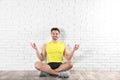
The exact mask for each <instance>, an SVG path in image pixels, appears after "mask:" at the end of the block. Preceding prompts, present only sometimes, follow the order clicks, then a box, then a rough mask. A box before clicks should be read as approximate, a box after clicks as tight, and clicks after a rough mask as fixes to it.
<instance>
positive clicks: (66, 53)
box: [64, 44, 69, 59]
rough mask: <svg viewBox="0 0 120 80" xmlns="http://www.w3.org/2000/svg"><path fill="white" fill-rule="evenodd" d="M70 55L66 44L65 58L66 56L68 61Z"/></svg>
mask: <svg viewBox="0 0 120 80" xmlns="http://www.w3.org/2000/svg"><path fill="white" fill-rule="evenodd" d="M68 55H69V50H68V48H67V45H66V44H65V51H64V56H65V58H66V59H67V57H68Z"/></svg>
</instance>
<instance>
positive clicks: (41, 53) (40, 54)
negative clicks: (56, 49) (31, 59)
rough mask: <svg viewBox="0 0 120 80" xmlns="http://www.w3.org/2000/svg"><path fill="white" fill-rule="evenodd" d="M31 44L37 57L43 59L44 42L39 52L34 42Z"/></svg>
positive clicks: (44, 56)
mask: <svg viewBox="0 0 120 80" xmlns="http://www.w3.org/2000/svg"><path fill="white" fill-rule="evenodd" d="M31 46H32V48H33V49H34V50H35V51H36V55H37V57H38V58H39V60H40V61H44V60H45V58H46V51H45V47H46V44H44V45H43V47H42V51H41V52H39V50H38V48H37V46H36V44H35V43H31Z"/></svg>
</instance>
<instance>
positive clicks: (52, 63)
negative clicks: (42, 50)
mask: <svg viewBox="0 0 120 80" xmlns="http://www.w3.org/2000/svg"><path fill="white" fill-rule="evenodd" d="M61 64H62V63H61V62H50V63H48V65H49V66H50V67H51V68H52V69H57V68H58V67H59V66H60V65H61Z"/></svg>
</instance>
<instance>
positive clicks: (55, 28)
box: [51, 27, 60, 33]
mask: <svg viewBox="0 0 120 80" xmlns="http://www.w3.org/2000/svg"><path fill="white" fill-rule="evenodd" d="M53 30H57V31H58V32H59V33H60V30H59V29H58V28H57V27H53V28H51V33H52V31H53Z"/></svg>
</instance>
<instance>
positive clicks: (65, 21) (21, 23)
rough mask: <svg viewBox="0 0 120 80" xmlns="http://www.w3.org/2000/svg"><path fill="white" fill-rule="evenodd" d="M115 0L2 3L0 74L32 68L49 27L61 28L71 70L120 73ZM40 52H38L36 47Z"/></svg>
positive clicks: (118, 17)
mask: <svg viewBox="0 0 120 80" xmlns="http://www.w3.org/2000/svg"><path fill="white" fill-rule="evenodd" d="M119 3H120V2H119V0H0V70H34V69H35V68H34V62H35V61H36V60H38V59H37V57H36V55H35V51H34V50H33V49H32V48H31V46H30V42H35V43H36V44H37V46H38V47H39V49H40V48H41V46H42V44H43V43H45V42H46V41H48V40H50V35H49V34H50V29H51V27H53V26H57V27H59V28H60V29H61V32H62V33H61V39H62V40H63V41H65V42H66V43H67V44H68V46H69V48H70V49H71V48H72V46H73V45H74V44H75V43H79V44H80V49H79V50H78V51H77V52H76V53H75V55H74V57H73V62H74V68H73V69H75V70H78V69H79V70H120V54H119V52H120V36H119V34H120V32H119V26H120V24H119V21H120V15H119V14H120V11H119V7H120V6H119ZM40 50H41V49H40Z"/></svg>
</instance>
